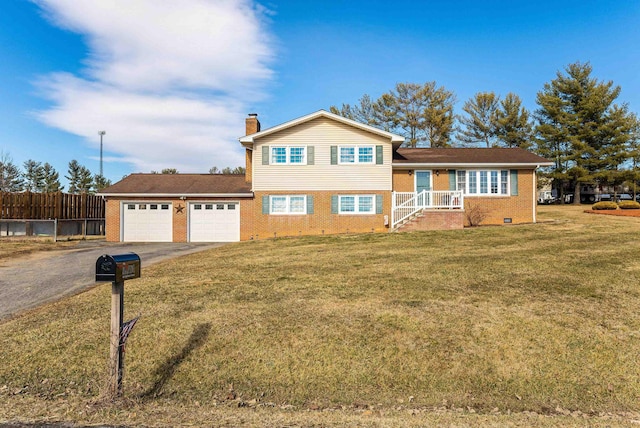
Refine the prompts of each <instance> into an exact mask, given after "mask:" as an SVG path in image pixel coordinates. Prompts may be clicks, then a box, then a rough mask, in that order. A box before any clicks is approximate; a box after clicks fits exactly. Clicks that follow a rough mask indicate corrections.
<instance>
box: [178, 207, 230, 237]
mask: <svg viewBox="0 0 640 428" xmlns="http://www.w3.org/2000/svg"><path fill="white" fill-rule="evenodd" d="M239 240H240V204H239V203H237V202H224V203H222V202H219V203H218V202H215V203H192V204H190V206H189V241H191V242H236V241H239Z"/></svg>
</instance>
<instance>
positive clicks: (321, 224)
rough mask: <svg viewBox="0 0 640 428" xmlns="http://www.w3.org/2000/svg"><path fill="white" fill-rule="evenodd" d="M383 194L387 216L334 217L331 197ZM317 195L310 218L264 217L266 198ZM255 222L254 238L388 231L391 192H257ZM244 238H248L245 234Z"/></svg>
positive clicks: (254, 207)
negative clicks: (263, 200) (263, 209)
mask: <svg viewBox="0 0 640 428" xmlns="http://www.w3.org/2000/svg"><path fill="white" fill-rule="evenodd" d="M372 193H375V194H382V195H383V199H382V207H383V214H365V215H344V214H331V195H348V194H354V195H358V194H360V195H363V194H372ZM289 194H306V195H313V205H314V213H313V214H307V215H274V214H262V197H263V196H265V195H289ZM253 213H254V220H253V224H252V233H251V235H250V238H253V239H266V238H273V237H282V236H300V235H322V234H325V235H328V234H336V233H366V232H388V231H389V228H388V227H387V226H385V224H384V223H385V220H384V217H385V215H387V216H389V219H390V214H391V192H389V191H377V192H371V191H352V192H345V191H316V192H309V191H306V192H256V193H255V199H254V203H253ZM242 235H243V238H242V239H245V238H244V237H245V236H246V235H245V234H244V232H243V234H242Z"/></svg>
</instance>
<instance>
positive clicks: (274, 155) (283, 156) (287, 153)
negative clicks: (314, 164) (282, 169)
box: [270, 146, 307, 165]
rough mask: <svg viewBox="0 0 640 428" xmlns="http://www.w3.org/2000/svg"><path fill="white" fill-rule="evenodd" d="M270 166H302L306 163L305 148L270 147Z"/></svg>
mask: <svg viewBox="0 0 640 428" xmlns="http://www.w3.org/2000/svg"><path fill="white" fill-rule="evenodd" d="M270 163H271V164H273V165H304V164H306V163H307V151H306V147H305V146H271V162H270Z"/></svg>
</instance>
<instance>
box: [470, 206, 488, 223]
mask: <svg viewBox="0 0 640 428" xmlns="http://www.w3.org/2000/svg"><path fill="white" fill-rule="evenodd" d="M465 212H466V215H467V221H468V222H469V226H472V227H473V226H478V225H479V224H480V223H482V221H483V220H484V219H485V218H487V216H488V215H489V211H488V210H487V209H486V208H484V207H482V206H481V205H478V204H469V205H468V206H467V207H466V208H465Z"/></svg>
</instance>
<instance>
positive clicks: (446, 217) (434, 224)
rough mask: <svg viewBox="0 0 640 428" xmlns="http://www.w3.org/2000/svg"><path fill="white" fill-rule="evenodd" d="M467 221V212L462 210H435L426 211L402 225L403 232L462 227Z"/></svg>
mask: <svg viewBox="0 0 640 428" xmlns="http://www.w3.org/2000/svg"><path fill="white" fill-rule="evenodd" d="M464 223H465V213H464V211H462V210H434V211H424V212H422V214H420V215H419V216H418V217H416V218H414V219H413V220H412V221H411V222H410V223H407V224H404V225H402V226H401V227H400V229H399V230H400V231H402V232H410V231H415V230H454V229H462V228H463V227H464Z"/></svg>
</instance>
